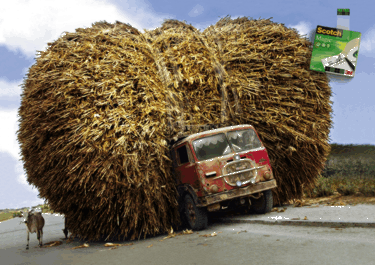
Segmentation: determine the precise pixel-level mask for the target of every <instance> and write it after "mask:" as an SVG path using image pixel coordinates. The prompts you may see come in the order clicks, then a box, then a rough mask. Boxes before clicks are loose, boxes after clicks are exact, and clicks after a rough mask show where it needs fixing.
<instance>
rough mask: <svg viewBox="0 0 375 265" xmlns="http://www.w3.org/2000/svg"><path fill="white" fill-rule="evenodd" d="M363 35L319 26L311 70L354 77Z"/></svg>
mask: <svg viewBox="0 0 375 265" xmlns="http://www.w3.org/2000/svg"><path fill="white" fill-rule="evenodd" d="M360 40H361V33H360V32H356V31H350V30H344V29H339V28H330V27H324V26H317V28H316V32H315V39H314V48H313V51H312V57H311V62H310V70H313V71H318V72H327V73H332V74H338V75H345V76H350V77H353V76H354V73H355V68H356V66H357V58H358V51H359V43H360Z"/></svg>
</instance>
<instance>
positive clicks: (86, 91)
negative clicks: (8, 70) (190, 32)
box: [18, 22, 179, 240]
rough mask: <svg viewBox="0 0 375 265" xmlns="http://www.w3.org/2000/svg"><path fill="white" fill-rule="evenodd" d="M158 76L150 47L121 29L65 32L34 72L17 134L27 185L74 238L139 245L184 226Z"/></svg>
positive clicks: (133, 31)
mask: <svg viewBox="0 0 375 265" xmlns="http://www.w3.org/2000/svg"><path fill="white" fill-rule="evenodd" d="M157 71H158V70H157V68H156V66H155V62H154V58H153V56H152V53H151V50H150V47H149V43H147V42H146V40H145V39H144V38H143V36H142V35H141V34H140V33H139V32H138V30H136V29H135V28H132V27H131V26H129V25H126V24H122V23H119V22H118V23H116V24H114V25H113V24H109V23H104V22H101V23H95V24H93V26H92V27H90V28H86V29H77V30H76V32H75V33H66V34H65V35H63V36H62V37H60V38H59V39H58V40H56V41H55V42H53V43H49V46H48V49H47V50H46V51H45V52H40V55H39V56H38V58H37V60H36V63H35V64H34V65H33V66H32V67H31V68H30V69H29V72H28V75H27V79H26V80H25V82H24V84H23V94H22V101H21V107H20V110H19V115H20V117H21V118H20V128H19V133H18V138H19V142H20V145H21V150H22V159H23V162H24V167H25V170H26V173H27V180H28V182H29V183H30V184H33V185H35V186H36V187H38V188H39V192H40V196H41V197H43V198H46V199H47V200H48V202H49V203H50V205H51V207H52V208H53V209H54V210H55V211H57V212H61V213H64V214H65V215H66V216H67V217H68V219H67V220H68V224H67V227H68V228H69V230H71V231H72V232H73V233H76V234H78V235H80V236H82V237H84V238H87V239H93V240H97V239H99V238H101V237H102V236H103V235H106V236H109V238H110V237H112V236H113V235H115V234H117V235H122V236H124V237H125V236H130V235H131V238H138V237H139V236H141V234H142V235H146V234H155V233H158V232H165V231H167V229H170V227H171V224H173V223H177V222H178V218H179V216H178V212H177V201H176V192H177V191H176V188H175V186H174V180H173V178H172V176H171V175H170V171H169V170H167V169H169V168H170V161H169V160H168V158H167V157H166V156H165V154H166V153H167V151H168V146H167V143H166V141H165V138H166V137H165V136H164V134H165V131H166V127H165V123H163V122H161V121H163V120H166V118H164V115H165V91H164V90H163V85H162V82H161V80H160V78H159V74H158V72H157Z"/></svg>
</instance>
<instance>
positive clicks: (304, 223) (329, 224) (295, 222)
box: [212, 218, 375, 228]
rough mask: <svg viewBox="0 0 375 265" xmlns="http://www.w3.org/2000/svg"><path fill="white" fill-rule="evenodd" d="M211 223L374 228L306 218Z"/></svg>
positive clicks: (222, 219) (216, 221)
mask: <svg viewBox="0 0 375 265" xmlns="http://www.w3.org/2000/svg"><path fill="white" fill-rule="evenodd" d="M212 222H213V223H246V224H263V225H295V226H318V227H334V228H336V227H339V228H340V227H341V228H342V227H364V228H375V223H365V222H324V221H323V222H322V221H308V220H293V221H287V220H277V221H264V220H246V219H229V218H217V219H216V218H215V219H214V220H212Z"/></svg>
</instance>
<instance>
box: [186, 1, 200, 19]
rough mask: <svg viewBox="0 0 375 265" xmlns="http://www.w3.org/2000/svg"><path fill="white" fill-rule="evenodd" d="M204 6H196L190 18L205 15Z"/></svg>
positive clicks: (190, 13)
mask: <svg viewBox="0 0 375 265" xmlns="http://www.w3.org/2000/svg"><path fill="white" fill-rule="evenodd" d="M203 10H204V8H203V6H201V5H200V4H198V5H196V6H195V7H193V9H192V10H191V11H190V12H189V14H188V15H189V16H190V17H196V16H199V15H200V14H202V13H203Z"/></svg>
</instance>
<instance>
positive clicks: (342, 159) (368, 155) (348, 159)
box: [322, 143, 375, 178]
mask: <svg viewBox="0 0 375 265" xmlns="http://www.w3.org/2000/svg"><path fill="white" fill-rule="evenodd" d="M322 175H323V176H324V177H333V176H352V177H359V176H367V177H371V178H372V177H374V178H375V145H370V144H366V145H353V144H335V143H334V144H331V152H330V154H329V156H328V159H327V162H326V166H325V169H324V171H323V172H322Z"/></svg>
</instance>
